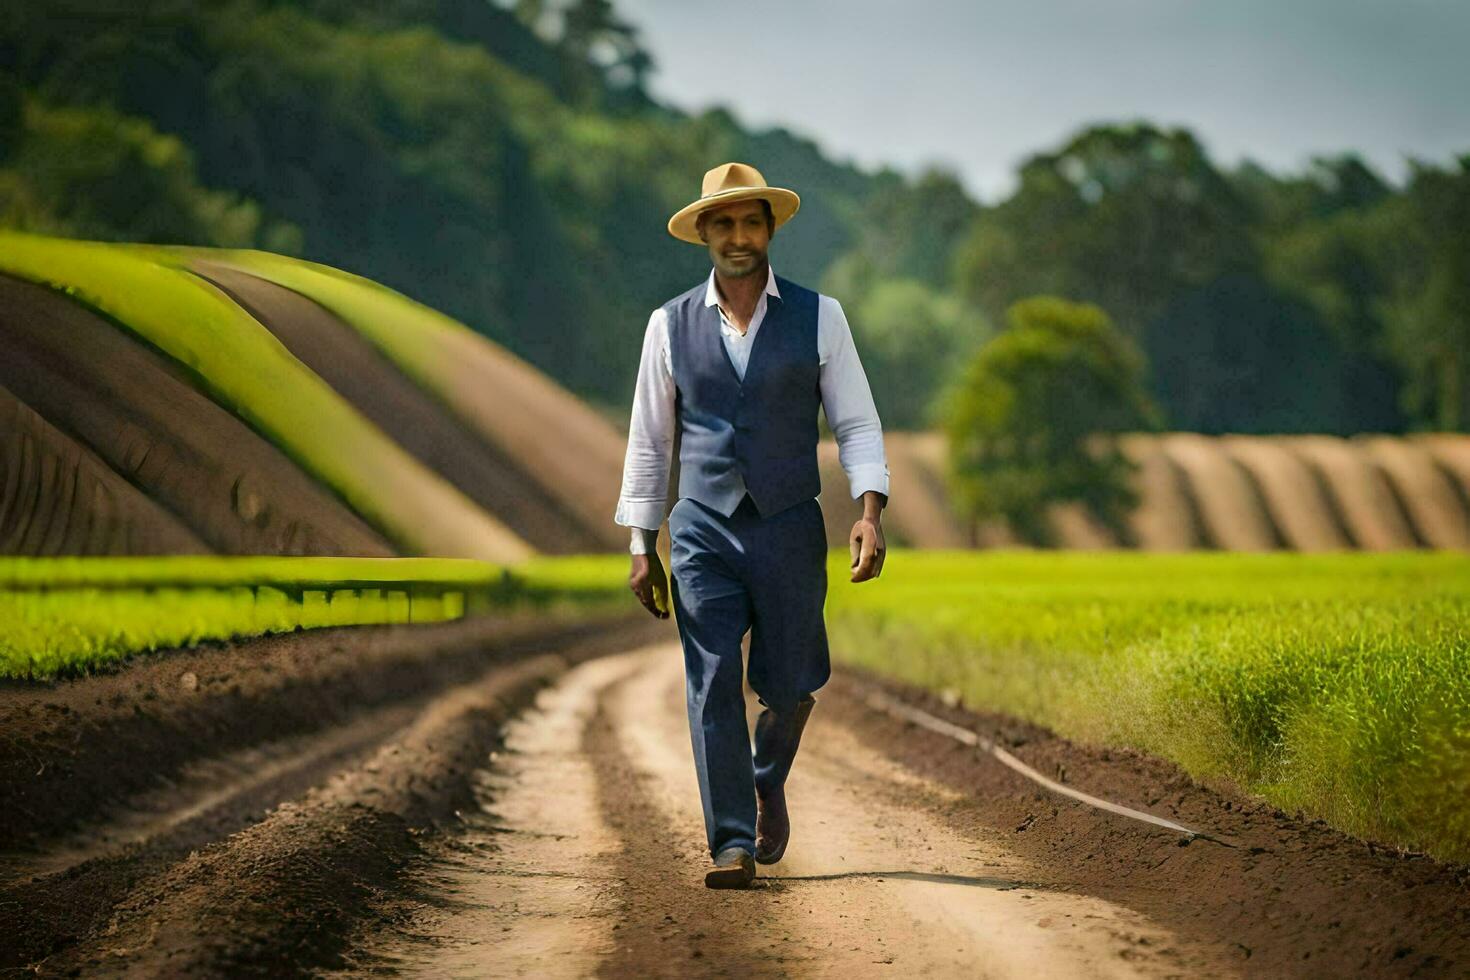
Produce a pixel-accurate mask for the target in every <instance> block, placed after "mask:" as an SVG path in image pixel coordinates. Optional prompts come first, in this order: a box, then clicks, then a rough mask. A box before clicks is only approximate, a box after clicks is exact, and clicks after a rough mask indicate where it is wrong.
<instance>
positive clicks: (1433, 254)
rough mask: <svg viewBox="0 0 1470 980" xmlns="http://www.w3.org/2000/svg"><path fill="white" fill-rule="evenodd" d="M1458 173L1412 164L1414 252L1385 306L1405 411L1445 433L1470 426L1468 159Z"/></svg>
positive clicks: (1461, 162)
mask: <svg viewBox="0 0 1470 980" xmlns="http://www.w3.org/2000/svg"><path fill="white" fill-rule="evenodd" d="M1457 164H1458V166H1457V167H1450V168H1445V169H1441V168H1438V167H1434V166H1430V165H1427V164H1422V163H1416V164H1415V165H1414V168H1413V176H1412V177H1411V178H1410V180H1409V186H1408V188H1407V189H1406V192H1405V198H1406V204H1407V207H1408V210H1409V213H1410V216H1411V218H1412V223H1413V230H1414V232H1415V234H1414V237H1413V238H1412V239H1411V243H1412V247H1414V250H1415V251H1417V252H1418V253H1419V255H1420V256H1421V259H1420V261H1418V262H1414V263H1405V264H1403V265H1402V266H1401V267H1400V270H1399V273H1400V274H1399V282H1398V284H1397V288H1396V289H1395V291H1394V296H1393V298H1392V299H1391V300H1390V301H1389V302H1388V303H1387V304H1386V307H1385V320H1386V321H1387V328H1388V340H1389V347H1390V350H1391V351H1392V352H1393V355H1394V358H1395V360H1396V361H1397V362H1398V364H1399V367H1400V369H1401V370H1402V371H1403V373H1404V380H1405V387H1404V400H1405V406H1404V407H1405V408H1406V410H1407V411H1408V413H1409V414H1410V415H1411V417H1413V418H1415V419H1416V420H1417V421H1418V422H1419V423H1420V424H1421V425H1428V426H1431V427H1433V428H1436V429H1440V430H1443V431H1446V432H1459V431H1463V430H1464V429H1466V427H1467V426H1470V154H1467V155H1465V156H1461V157H1460V158H1459V159H1458V161H1457Z"/></svg>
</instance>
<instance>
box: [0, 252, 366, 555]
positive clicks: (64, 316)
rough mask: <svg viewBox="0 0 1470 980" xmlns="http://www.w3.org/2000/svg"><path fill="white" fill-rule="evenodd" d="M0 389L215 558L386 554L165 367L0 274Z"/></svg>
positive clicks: (92, 317) (47, 295) (121, 337)
mask: <svg viewBox="0 0 1470 980" xmlns="http://www.w3.org/2000/svg"><path fill="white" fill-rule="evenodd" d="M0 346H3V349H4V352H5V356H4V357H0V385H4V386H6V387H7V388H9V389H10V391H12V392H13V393H14V394H15V396H16V397H17V398H19V399H21V400H22V401H24V402H25V403H26V404H27V405H29V406H30V407H31V408H32V409H34V410H35V411H36V412H37V413H38V414H39V415H40V416H42V417H43V418H44V419H45V420H46V421H47V422H48V423H50V424H51V425H52V426H55V427H56V428H57V429H59V430H61V431H62V432H63V433H65V434H66V435H68V436H69V437H71V438H73V439H75V440H76V441H77V442H79V443H80V444H82V445H84V446H85V447H87V448H88V449H90V450H91V451H92V452H94V453H96V455H97V457H98V458H100V459H101V460H102V461H103V462H104V463H106V464H107V466H109V467H110V468H111V469H112V470H114V471H115V472H116V473H117V474H119V475H120V476H121V477H122V478H123V479H124V480H126V481H127V482H129V483H132V484H134V485H136V486H138V487H139V488H140V489H141V490H142V491H143V492H145V493H146V494H147V495H148V496H149V497H150V498H151V499H152V500H153V501H155V502H156V503H157V504H158V505H159V506H160V507H162V508H163V509H165V510H167V511H169V512H171V513H172V514H174V515H176V517H177V518H178V520H179V522H180V523H182V524H183V525H185V526H186V527H187V528H188V529H189V530H190V531H192V532H193V533H194V535H196V536H197V537H198V538H199V539H200V540H202V541H203V542H204V543H205V544H207V545H208V546H209V547H210V548H213V549H214V550H217V551H219V552H222V553H225V554H283V555H361V556H371V557H386V556H390V555H392V554H393V553H394V552H393V550H392V549H391V548H390V547H389V545H388V543H387V542H386V541H385V540H384V539H383V538H382V537H381V536H380V535H378V534H377V533H376V532H375V531H373V530H372V529H371V528H369V527H368V526H367V525H366V524H365V523H364V522H363V521H362V520H361V519H359V518H358V517H357V516H356V515H355V514H353V513H352V512H351V511H350V510H348V509H347V508H346V507H345V506H344V505H343V504H342V503H341V502H340V501H338V500H337V499H336V498H334V497H333V496H332V495H331V494H330V493H328V492H327V491H326V490H324V489H322V488H321V487H320V486H319V485H318V484H317V483H316V481H314V480H313V479H311V478H310V477H309V476H307V475H306V474H305V473H304V472H303V471H302V470H301V469H300V468H299V467H298V466H297V465H296V464H295V463H294V462H292V461H291V460H290V459H288V458H287V457H286V456H285V455H284V454H283V453H282V452H281V451H280V450H278V449H277V448H275V447H274V446H272V445H271V444H270V443H268V442H266V441H265V440H264V439H262V438H261V437H260V436H258V435H257V434H256V433H255V432H254V431H253V430H251V429H250V428H249V427H248V426H246V425H245V424H244V423H243V422H241V421H240V420H239V419H238V418H237V417H235V416H234V415H232V414H230V413H229V412H227V411H225V410H224V409H222V408H220V407H219V406H218V405H217V404H215V403H214V402H213V401H211V400H210V399H209V398H208V397H206V396H205V395H203V394H201V393H200V392H199V391H198V389H196V388H195V386H194V385H193V383H192V382H191V381H190V379H188V378H187V377H185V376H184V375H183V373H182V371H181V369H180V368H179V367H178V366H177V365H175V364H174V363H173V362H172V361H170V360H168V359H167V358H165V357H163V356H161V355H159V354H158V353H157V352H155V351H153V350H151V349H149V348H148V347H145V346H144V345H143V344H141V343H139V342H137V341H135V340H134V339H132V338H131V337H130V336H128V335H127V334H126V333H124V332H123V331H122V330H121V329H119V328H117V327H116V326H114V325H112V324H111V323H108V322H107V321H106V320H104V319H103V318H101V317H99V316H97V315H96V314H94V313H92V312H91V311H89V310H87V309H85V308H84V307H82V306H81V305H79V304H77V303H74V302H72V301H71V300H69V299H67V298H66V297H64V296H62V295H61V294H59V293H56V292H54V291H52V290H49V289H47V288H46V287H44V286H39V285H36V284H33V283H29V282H25V281H22V280H19V279H15V278H12V277H9V276H4V275H0Z"/></svg>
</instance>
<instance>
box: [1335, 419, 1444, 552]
mask: <svg viewBox="0 0 1470 980" xmlns="http://www.w3.org/2000/svg"><path fill="white" fill-rule="evenodd" d="M1354 441H1355V442H1356V443H1358V444H1359V445H1361V446H1363V447H1364V449H1366V450H1367V452H1368V454H1369V456H1371V457H1372V459H1373V461H1374V462H1375V463H1377V464H1378V466H1379V467H1380V468H1381V469H1382V470H1383V472H1384V474H1385V475H1386V476H1387V477H1388V481H1389V483H1390V484H1391V485H1392V486H1393V488H1394V490H1395V491H1397V493H1398V498H1399V500H1400V501H1401V502H1402V503H1403V507H1404V511H1405V512H1406V513H1407V515H1408V517H1409V520H1410V522H1411V523H1412V524H1413V526H1414V531H1415V534H1416V536H1417V537H1418V538H1419V540H1421V541H1423V542H1424V543H1425V544H1427V545H1429V546H1430V547H1431V548H1470V514H1467V513H1466V511H1465V507H1464V503H1463V502H1462V501H1461V499H1460V497H1459V495H1458V494H1456V493H1455V488H1454V485H1453V484H1452V483H1451V482H1450V479H1449V477H1448V476H1446V475H1445V473H1444V471H1443V470H1441V469H1440V468H1439V467H1438V466H1436V465H1435V463H1434V458H1433V457H1432V456H1430V455H1429V453H1427V452H1426V451H1425V450H1424V448H1423V447H1422V446H1418V445H1416V444H1414V443H1412V442H1408V441H1406V440H1403V439H1391V438H1384V437H1377V438H1364V439H1357V440H1354Z"/></svg>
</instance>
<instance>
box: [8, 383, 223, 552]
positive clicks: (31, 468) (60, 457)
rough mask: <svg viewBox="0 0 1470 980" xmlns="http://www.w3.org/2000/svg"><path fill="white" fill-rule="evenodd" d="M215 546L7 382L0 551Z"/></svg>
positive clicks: (179, 549) (178, 549) (180, 549)
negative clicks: (36, 409)
mask: <svg viewBox="0 0 1470 980" xmlns="http://www.w3.org/2000/svg"><path fill="white" fill-rule="evenodd" d="M208 551H209V549H208V548H207V547H206V546H205V545H204V542H202V541H200V540H199V539H198V538H197V537H195V536H194V534H193V533H191V532H190V531H189V529H188V528H186V527H184V526H183V525H182V524H180V523H179V522H178V520H176V519H175V518H174V516H173V515H172V514H170V513H168V512H167V511H165V510H164V509H163V508H161V507H159V506H158V505H157V504H155V503H154V502H153V501H152V500H149V499H148V498H147V497H146V496H144V495H143V494H142V493H141V492H140V491H139V490H138V488H137V487H134V486H133V485H132V484H130V483H128V482H127V481H126V480H124V479H123V478H122V477H120V476H118V475H117V474H116V473H114V472H113V471H112V470H111V469H109V468H108V467H107V464H105V463H103V462H102V461H101V460H100V459H98V458H97V457H96V456H95V455H93V454H92V453H91V452H90V451H89V450H87V449H86V448H85V447H83V446H79V445H78V444H77V443H76V442H75V441H74V440H73V439H71V438H69V437H67V436H66V435H65V434H64V433H61V432H58V431H57V430H56V428H55V427H54V426H52V425H50V424H49V423H48V422H47V421H46V420H45V419H43V418H41V417H40V416H39V415H37V414H36V413H35V412H34V411H32V410H31V409H30V408H29V407H27V406H26V405H25V404H23V403H22V402H21V401H20V399H18V398H16V397H15V396H14V395H12V394H11V393H10V392H9V391H8V390H6V389H5V388H3V387H0V555H161V554H203V553H207V552H208Z"/></svg>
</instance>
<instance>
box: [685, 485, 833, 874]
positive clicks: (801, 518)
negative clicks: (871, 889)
mask: <svg viewBox="0 0 1470 980" xmlns="http://www.w3.org/2000/svg"><path fill="white" fill-rule="evenodd" d="M669 566H670V569H669V570H670V579H669V591H670V598H671V599H672V601H673V605H674V617H675V621H676V623H677V624H678V627H679V640H680V642H681V643H682V644H683V647H684V673H685V679H686V695H687V698H688V707H689V734H690V738H691V741H692V742H693V744H694V766H695V770H696V771H697V773H698V775H699V795H700V799H701V800H702V802H703V804H704V823H705V833H706V836H707V837H708V839H709V848H710V853H711V854H712V855H713V854H717V853H719V852H720V851H722V850H724V849H725V848H727V847H743V848H746V849H747V850H752V851H753V850H754V849H755V813H756V804H755V794H756V791H757V789H759V790H760V791H761V792H762V793H763V794H764V793H766V792H767V791H768V790H770V789H773V788H777V787H780V786H781V785H783V784H784V783H785V781H786V776H787V774H788V773H789V772H790V770H791V762H792V758H793V756H794V755H795V751H796V739H797V737H798V736H799V734H800V733H799V728H794V726H793V724H792V722H793V720H794V718H795V715H796V707H797V705H798V704H799V703H801V702H802V701H803V700H806V699H808V698H810V696H811V693H812V692H813V691H815V690H817V688H819V687H821V686H822V685H823V684H825V683H826V682H827V678H828V677H829V676H830V675H831V672H832V668H831V663H830V661H829V659H828V651H827V626H826V623H825V621H824V620H823V618H822V608H823V605H824V603H825V602H826V598H827V538H826V532H825V529H824V527H823V524H822V511H821V507H820V506H819V505H818V503H817V501H816V499H815V498H813V499H811V500H808V501H805V502H803V503H800V504H797V505H796V506H794V507H788V508H787V509H785V510H783V511H781V512H779V513H776V514H772V515H771V516H769V517H766V518H762V517H761V516H760V514H759V513H758V512H757V511H756V509H755V504H754V503H753V502H752V501H751V499H750V497H749V495H747V496H746V497H745V499H744V500H742V501H741V502H740V506H739V507H737V508H736V510H735V512H734V513H733V514H731V515H730V516H729V517H725V516H724V515H723V514H721V513H719V512H718V511H716V510H713V509H711V508H709V507H706V506H705V505H703V504H701V503H699V502H698V501H696V500H694V499H692V498H689V497H685V498H682V499H680V500H679V502H678V503H677V504H675V505H674V509H673V510H672V511H671V512H670V513H669ZM747 630H749V631H750V668H749V676H750V686H751V688H752V690H754V691H755V693H756V695H757V696H758V697H759V698H760V702H761V704H762V705H764V709H763V710H762V712H761V715H760V718H759V719H758V720H757V722H756V739H755V745H754V754H753V755H752V746H751V740H750V729H749V727H748V726H747V724H746V718H745V691H744V687H743V684H742V673H743V671H742V664H741V651H740V642H741V639H742V637H744V635H745V633H746V631H747Z"/></svg>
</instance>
